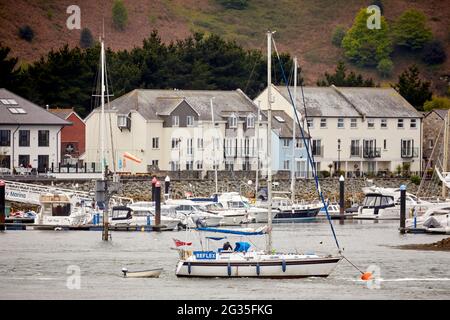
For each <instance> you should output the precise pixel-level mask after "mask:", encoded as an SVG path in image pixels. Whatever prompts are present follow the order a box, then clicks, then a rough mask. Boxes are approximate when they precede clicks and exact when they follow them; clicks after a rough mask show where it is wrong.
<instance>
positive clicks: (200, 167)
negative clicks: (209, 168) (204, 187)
mask: <svg viewBox="0 0 450 320" xmlns="http://www.w3.org/2000/svg"><path fill="white" fill-rule="evenodd" d="M202 169H203V162H202V161H197V170H202Z"/></svg>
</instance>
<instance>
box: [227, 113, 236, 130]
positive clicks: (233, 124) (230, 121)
mask: <svg viewBox="0 0 450 320" xmlns="http://www.w3.org/2000/svg"><path fill="white" fill-rule="evenodd" d="M228 127H230V128H237V117H236V116H235V115H231V116H230V117H229V118H228Z"/></svg>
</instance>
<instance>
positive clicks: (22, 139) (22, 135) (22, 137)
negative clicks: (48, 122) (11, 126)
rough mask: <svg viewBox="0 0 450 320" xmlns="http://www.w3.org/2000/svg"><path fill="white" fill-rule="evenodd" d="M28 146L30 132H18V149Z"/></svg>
mask: <svg viewBox="0 0 450 320" xmlns="http://www.w3.org/2000/svg"><path fill="white" fill-rule="evenodd" d="M29 146H30V130H19V147H29Z"/></svg>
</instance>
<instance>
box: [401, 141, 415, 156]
mask: <svg viewBox="0 0 450 320" xmlns="http://www.w3.org/2000/svg"><path fill="white" fill-rule="evenodd" d="M401 147H402V149H401V152H402V158H412V157H413V155H414V154H413V149H414V140H412V139H407V140H402V142H401Z"/></svg>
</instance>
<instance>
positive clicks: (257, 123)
mask: <svg viewBox="0 0 450 320" xmlns="http://www.w3.org/2000/svg"><path fill="white" fill-rule="evenodd" d="M260 112H261V101H260V100H258V114H257V118H256V177H255V198H256V197H257V196H258V188H259V148H260V147H262V146H260V145H259V118H260Z"/></svg>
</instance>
